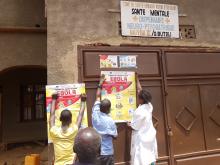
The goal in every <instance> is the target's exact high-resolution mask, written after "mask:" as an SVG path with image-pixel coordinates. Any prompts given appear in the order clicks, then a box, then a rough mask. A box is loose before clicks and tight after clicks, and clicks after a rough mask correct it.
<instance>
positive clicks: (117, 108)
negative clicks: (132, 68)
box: [101, 71, 136, 122]
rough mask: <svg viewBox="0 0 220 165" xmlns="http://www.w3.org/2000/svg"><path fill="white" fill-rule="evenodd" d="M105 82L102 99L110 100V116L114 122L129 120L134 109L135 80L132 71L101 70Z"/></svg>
mask: <svg viewBox="0 0 220 165" xmlns="http://www.w3.org/2000/svg"><path fill="white" fill-rule="evenodd" d="M101 74H104V75H105V78H106V80H105V82H104V84H103V87H102V99H105V98H107V99H109V100H110V101H111V114H110V115H111V117H112V118H113V119H114V120H115V121H116V122H123V121H130V120H131V117H132V114H133V112H134V110H135V109H136V81H135V73H134V72H124V71H102V72H101Z"/></svg>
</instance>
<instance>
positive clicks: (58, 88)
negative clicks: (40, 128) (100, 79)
mask: <svg viewBox="0 0 220 165" xmlns="http://www.w3.org/2000/svg"><path fill="white" fill-rule="evenodd" d="M55 92H57V94H58V99H57V102H56V108H55V125H56V126H61V122H60V120H59V118H60V113H61V112H62V111H63V110H65V109H66V110H69V111H71V113H72V124H74V123H76V120H77V117H78V114H79V110H80V104H81V99H80V95H81V94H84V93H85V92H86V91H85V84H63V85H47V86H46V109H47V124H48V131H49V119H50V110H51V103H52V94H53V93H55ZM87 126H88V120H87V110H85V112H84V116H83V121H82V127H87ZM48 142H49V143H50V142H52V141H51V139H50V134H49V133H48Z"/></svg>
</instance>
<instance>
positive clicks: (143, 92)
mask: <svg viewBox="0 0 220 165" xmlns="http://www.w3.org/2000/svg"><path fill="white" fill-rule="evenodd" d="M138 98H139V99H141V100H143V103H144V104H148V103H149V102H151V100H152V96H151V94H150V93H149V92H148V91H146V90H141V91H140V92H139V93H138Z"/></svg>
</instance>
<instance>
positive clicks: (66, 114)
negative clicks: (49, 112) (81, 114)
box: [60, 109, 72, 125]
mask: <svg viewBox="0 0 220 165" xmlns="http://www.w3.org/2000/svg"><path fill="white" fill-rule="evenodd" d="M60 121H61V122H62V125H69V124H70V123H71V122H72V113H71V112H70V111H69V110H67V109H65V110H63V111H62V112H61V114H60Z"/></svg>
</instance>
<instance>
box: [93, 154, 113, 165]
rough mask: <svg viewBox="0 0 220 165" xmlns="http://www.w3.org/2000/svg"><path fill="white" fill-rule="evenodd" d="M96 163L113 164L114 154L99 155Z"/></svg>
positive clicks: (101, 164) (98, 164)
mask: <svg viewBox="0 0 220 165" xmlns="http://www.w3.org/2000/svg"><path fill="white" fill-rule="evenodd" d="M97 165H114V156H113V155H100V156H99V157H98V160H97Z"/></svg>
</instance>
